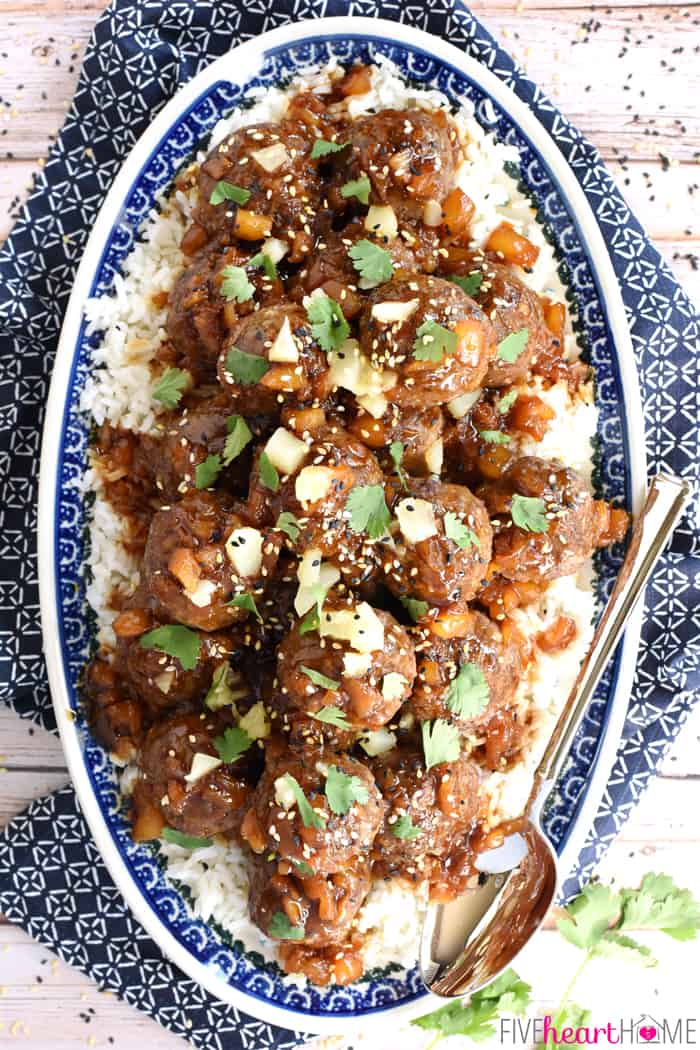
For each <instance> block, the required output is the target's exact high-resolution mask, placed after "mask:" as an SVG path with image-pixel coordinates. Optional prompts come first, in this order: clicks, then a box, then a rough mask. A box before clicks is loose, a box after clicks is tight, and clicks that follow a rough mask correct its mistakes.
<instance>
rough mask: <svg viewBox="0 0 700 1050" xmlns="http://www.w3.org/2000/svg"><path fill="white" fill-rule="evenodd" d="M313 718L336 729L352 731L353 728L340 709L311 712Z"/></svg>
mask: <svg viewBox="0 0 700 1050" xmlns="http://www.w3.org/2000/svg"><path fill="white" fill-rule="evenodd" d="M309 714H310V715H311V717H312V718H315V719H316V721H317V722H323V723H325V725H329V726H335V727H336V729H351V728H352V726H351V725H350V723H349V722H348V720H347V718H346V717H345V715H344V714H343V712H342V711H341V710H340V708H339V707H322V708H321V709H320V711H316V712H314V711H309Z"/></svg>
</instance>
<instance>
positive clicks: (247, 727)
mask: <svg viewBox="0 0 700 1050" xmlns="http://www.w3.org/2000/svg"><path fill="white" fill-rule="evenodd" d="M238 727H239V729H242V730H243V731H244V732H245V733H247V734H248V736H249V737H250V739H251V740H264V738H265V737H267V736H269V735H270V721H269V719H268V717H267V711H266V710H265V705H264V703H263V702H262V700H258V702H257V704H253V706H252V707H251V709H250V711H248V713H247V714H245V715H243V718H241V719H239V722H238Z"/></svg>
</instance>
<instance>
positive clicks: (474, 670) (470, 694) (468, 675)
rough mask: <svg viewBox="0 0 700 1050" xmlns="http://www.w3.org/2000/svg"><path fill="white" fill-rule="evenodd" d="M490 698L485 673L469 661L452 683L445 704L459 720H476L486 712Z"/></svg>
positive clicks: (463, 665)
mask: <svg viewBox="0 0 700 1050" xmlns="http://www.w3.org/2000/svg"><path fill="white" fill-rule="evenodd" d="M490 696H491V692H490V689H489V683H488V682H487V681H486V677H485V675H484V672H483V671H482V670H481V668H480V667H479V666H477V664H475V663H471V661H467V663H464V664H462V666H461V667H460V669H459V671H458V672H457V674H456V675H455V677H454V678H453V679H452V681H451V682H450V684H449V686H448V689H447V695H446V698H445V703H446V704H447V706H448V707H449V709H450V711H454V713H455V714H456V715H458V716H459V718H474V717H475V716H476V715H480V714H481V712H482V711H485V710H486V708H487V707H488V705H489V699H490Z"/></svg>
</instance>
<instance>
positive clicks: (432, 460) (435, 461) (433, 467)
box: [425, 438, 443, 476]
mask: <svg viewBox="0 0 700 1050" xmlns="http://www.w3.org/2000/svg"><path fill="white" fill-rule="evenodd" d="M442 459H443V444H442V438H438V439H437V441H434V442H433V443H432V445H431V446H430V448H428V449H426V450H425V465H426V467H427V468H428V470H429V471H430V473H431V474H437V475H438V476H439V475H440V472H441V470H442Z"/></svg>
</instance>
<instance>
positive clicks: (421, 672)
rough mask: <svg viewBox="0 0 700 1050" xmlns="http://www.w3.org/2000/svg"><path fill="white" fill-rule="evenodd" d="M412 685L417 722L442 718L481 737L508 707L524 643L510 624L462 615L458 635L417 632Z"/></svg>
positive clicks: (522, 657)
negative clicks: (414, 681)
mask: <svg viewBox="0 0 700 1050" xmlns="http://www.w3.org/2000/svg"><path fill="white" fill-rule="evenodd" d="M417 634H418V640H417V641H416V662H417V668H418V670H417V674H416V684H415V687H414V690H413V695H412V697H411V702H410V710H411V712H412V713H413V714H414V715H415V717H416V718H417V719H419V721H425V720H429V719H434V718H444V719H446V720H447V721H448V722H453V723H454V724H455V725H457V726H458V727H459V730H460V732H462V733H470V734H473V735H479V734H480V733H482V732H483V730H484V729H485V728H486V727H487V726H488V724H489V722H490V721H491V719H492V718H493V716H494V715H495V714H496V713H498V712H499V711H501V710H502V709H503V708H505V707H507V706H508V705H509V704H511V703H512V701H513V697H514V696H515V690H516V688H517V686H518V682H519V680H520V676H521V674H522V669H523V665H524V651H523V650H524V643H523V640H522V638H521V637H520V635H519V633H518V632H517V631H516V630H515V629H514V628H513V627H512V626H511V624H509V623H507V622H506V623H504V624H503V625H501V626H500V627H499V626H498V625H497V624H495V623H494V622H493V621H492V620H489V618H488V617H487V616H484V615H483V614H482V613H480V612H474V611H472V610H469V611H468V612H467V613H465V614H464V617H463V623H462V624H461V632H460V637H458V638H440V637H437V636H436V635H435V634H433V633H431V632H430V630H429V629H428V630H421V631H417Z"/></svg>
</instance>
